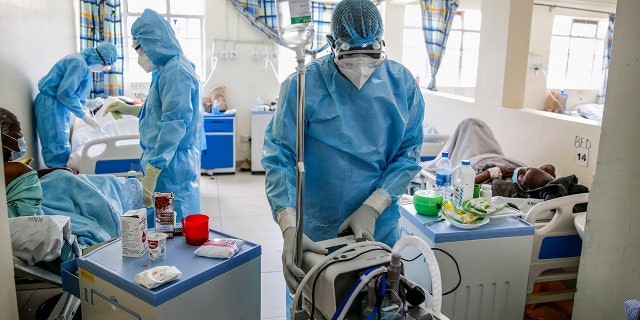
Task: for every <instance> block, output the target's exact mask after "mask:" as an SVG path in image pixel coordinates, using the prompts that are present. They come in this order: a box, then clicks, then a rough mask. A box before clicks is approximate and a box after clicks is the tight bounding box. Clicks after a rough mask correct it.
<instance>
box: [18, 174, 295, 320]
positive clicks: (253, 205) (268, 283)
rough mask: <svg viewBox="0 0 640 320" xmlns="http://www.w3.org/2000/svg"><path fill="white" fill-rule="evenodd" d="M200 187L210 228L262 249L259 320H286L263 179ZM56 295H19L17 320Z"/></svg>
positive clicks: (230, 177) (209, 179)
mask: <svg viewBox="0 0 640 320" xmlns="http://www.w3.org/2000/svg"><path fill="white" fill-rule="evenodd" d="M200 183H201V199H202V200H201V206H202V210H203V213H205V214H207V215H208V216H209V217H210V220H209V227H210V228H212V229H215V230H219V231H221V232H224V233H227V234H229V235H232V236H235V237H239V238H242V239H245V240H248V241H251V242H254V243H257V244H260V246H261V247H262V256H261V263H262V266H261V272H262V275H261V279H262V283H261V290H262V292H261V296H262V298H261V299H262V301H261V312H260V315H261V320H283V319H285V299H284V298H285V293H284V291H285V289H284V286H285V282H284V278H283V276H282V262H281V253H282V235H281V234H280V229H279V228H278V225H277V224H276V223H275V222H274V221H273V218H272V217H271V209H270V208H269V204H268V203H267V197H266V195H265V192H264V175H262V174H256V175H252V174H251V173H250V172H236V173H235V174H218V175H214V176H208V175H204V174H203V175H202V176H201V178H200ZM180 239H182V238H177V240H180ZM167 254H171V252H167ZM59 292H60V290H59V289H47V290H38V291H21V292H18V294H17V297H18V310H19V312H20V320H32V319H35V314H36V309H37V308H38V306H39V305H40V304H42V303H43V302H44V301H45V300H46V299H48V298H49V297H51V296H53V295H55V294H57V293H59Z"/></svg>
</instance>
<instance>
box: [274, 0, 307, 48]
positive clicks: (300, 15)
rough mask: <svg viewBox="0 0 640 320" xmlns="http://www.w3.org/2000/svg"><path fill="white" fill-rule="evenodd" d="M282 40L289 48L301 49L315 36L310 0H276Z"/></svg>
mask: <svg viewBox="0 0 640 320" xmlns="http://www.w3.org/2000/svg"><path fill="white" fill-rule="evenodd" d="M276 4H277V14H278V29H279V30H278V31H279V33H280V40H282V42H283V43H284V45H285V46H286V47H287V48H290V49H296V48H298V49H301V48H304V47H305V46H306V45H308V44H309V43H311V40H312V39H313V37H314V34H315V32H314V30H313V21H311V2H310V1H309V0H276Z"/></svg>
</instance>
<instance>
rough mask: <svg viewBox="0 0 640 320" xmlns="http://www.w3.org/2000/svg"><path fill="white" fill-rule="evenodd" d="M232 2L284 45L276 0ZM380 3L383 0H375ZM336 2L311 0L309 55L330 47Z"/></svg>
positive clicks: (259, 27)
mask: <svg viewBox="0 0 640 320" xmlns="http://www.w3.org/2000/svg"><path fill="white" fill-rule="evenodd" d="M229 1H230V2H231V4H232V5H233V6H234V8H236V10H238V11H239V12H240V13H241V14H242V16H243V17H245V18H246V19H247V20H249V22H251V24H252V25H253V26H254V27H255V28H256V29H258V30H260V31H261V32H262V33H263V34H264V35H266V36H267V37H268V38H269V39H271V40H273V41H275V42H276V43H277V44H279V45H281V46H284V45H283V43H282V41H280V36H279V34H278V17H277V16H276V1H275V0H229ZM373 3H375V4H376V5H378V4H379V3H382V1H379V0H374V1H373ZM334 7H335V4H334V3H321V2H315V1H311V20H312V21H313V28H314V30H315V38H314V40H313V41H312V42H311V44H310V45H308V46H307V47H306V48H305V52H306V54H308V55H312V56H315V54H317V53H318V52H321V51H323V50H325V49H326V48H327V47H328V43H327V35H328V34H330V33H331V14H332V13H333V8H334Z"/></svg>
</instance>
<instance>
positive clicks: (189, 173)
mask: <svg viewBox="0 0 640 320" xmlns="http://www.w3.org/2000/svg"><path fill="white" fill-rule="evenodd" d="M131 35H132V36H133V37H134V38H136V39H137V40H138V42H139V43H140V46H142V49H143V50H144V51H145V53H146V54H147V56H149V59H151V61H152V62H153V64H155V65H156V66H158V69H157V70H155V71H153V74H152V79H151V87H150V88H149V95H148V96H147V99H146V100H145V103H144V105H143V106H142V111H141V112H140V115H139V117H140V145H141V146H142V150H143V152H142V158H141V159H140V163H141V165H142V168H143V170H144V169H145V168H146V166H147V164H151V165H153V166H154V167H156V168H159V169H161V170H162V171H161V172H160V176H159V177H158V181H157V184H156V189H155V191H156V192H173V194H174V207H175V211H176V213H177V217H176V218H177V220H176V221H178V222H179V221H180V219H181V218H182V217H183V216H187V215H190V214H193V213H200V189H199V187H198V176H199V175H200V152H201V151H202V150H203V149H204V145H205V142H204V128H203V109H202V106H201V104H200V101H201V99H200V81H199V79H198V75H197V74H196V72H195V69H194V66H193V64H192V63H191V62H190V61H189V60H188V59H187V57H185V55H184V54H183V53H182V49H181V48H180V44H179V43H178V39H176V37H175V35H174V33H173V30H172V29H171V26H170V25H169V23H168V22H167V20H166V19H165V18H163V17H162V16H160V15H159V14H157V13H156V12H154V11H152V10H148V9H147V10H145V11H144V12H143V13H142V15H141V16H140V18H138V19H137V20H136V22H135V23H134V24H133V26H132V27H131ZM152 212H153V210H149V216H148V218H149V219H148V220H147V221H148V222H150V223H151V222H152V221H153V219H152V216H151V214H152Z"/></svg>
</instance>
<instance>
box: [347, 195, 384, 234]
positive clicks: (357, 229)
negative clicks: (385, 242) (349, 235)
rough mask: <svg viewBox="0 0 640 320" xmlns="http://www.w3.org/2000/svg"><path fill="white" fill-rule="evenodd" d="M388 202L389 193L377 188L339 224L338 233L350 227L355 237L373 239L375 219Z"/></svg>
mask: <svg viewBox="0 0 640 320" xmlns="http://www.w3.org/2000/svg"><path fill="white" fill-rule="evenodd" d="M389 204H391V196H390V195H389V193H387V192H386V191H385V190H384V189H377V190H376V191H374V192H373V193H372V194H371V195H370V196H369V198H367V200H365V201H364V203H362V205H361V206H360V208H358V209H357V210H356V211H355V212H353V213H352V214H351V215H350V216H349V218H347V220H345V221H344V222H343V223H342V224H341V225H340V227H339V228H338V233H342V232H343V231H346V230H347V229H351V230H352V231H353V235H354V236H355V238H356V239H362V238H364V239H366V240H370V241H373V232H374V231H375V229H376V219H378V217H379V216H380V214H381V213H382V211H384V209H386V208H387V207H388V206H389Z"/></svg>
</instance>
